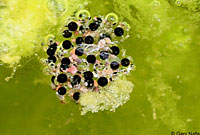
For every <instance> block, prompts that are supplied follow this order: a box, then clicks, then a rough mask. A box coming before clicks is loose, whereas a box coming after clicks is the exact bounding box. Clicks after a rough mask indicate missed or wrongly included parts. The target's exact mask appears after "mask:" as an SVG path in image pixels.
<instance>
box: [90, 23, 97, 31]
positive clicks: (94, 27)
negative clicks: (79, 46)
mask: <svg viewBox="0 0 200 135" xmlns="http://www.w3.org/2000/svg"><path fill="white" fill-rule="evenodd" d="M98 27H99V25H98V24H96V23H90V25H89V28H90V29H91V31H95V30H97V29H98Z"/></svg>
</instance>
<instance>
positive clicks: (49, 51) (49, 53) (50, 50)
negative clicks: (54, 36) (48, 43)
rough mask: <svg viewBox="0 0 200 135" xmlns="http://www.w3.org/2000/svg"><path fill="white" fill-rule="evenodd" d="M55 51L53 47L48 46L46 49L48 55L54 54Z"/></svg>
mask: <svg viewBox="0 0 200 135" xmlns="http://www.w3.org/2000/svg"><path fill="white" fill-rule="evenodd" d="M55 52H56V50H55V49H54V48H50V47H49V48H48V49H47V54H48V55H49V56H53V55H54V54H55Z"/></svg>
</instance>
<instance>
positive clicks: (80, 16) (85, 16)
mask: <svg viewBox="0 0 200 135" xmlns="http://www.w3.org/2000/svg"><path fill="white" fill-rule="evenodd" d="M76 17H77V18H78V19H81V20H83V19H88V18H89V17H90V12H89V11H87V10H80V11H79V12H77V13H76Z"/></svg>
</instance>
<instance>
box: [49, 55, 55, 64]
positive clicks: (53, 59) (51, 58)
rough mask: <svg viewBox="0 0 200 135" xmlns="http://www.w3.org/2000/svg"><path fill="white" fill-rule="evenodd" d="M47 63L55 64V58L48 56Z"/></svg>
mask: <svg viewBox="0 0 200 135" xmlns="http://www.w3.org/2000/svg"><path fill="white" fill-rule="evenodd" d="M48 62H49V63H51V62H53V63H55V62H56V57H55V56H49V57H48Z"/></svg>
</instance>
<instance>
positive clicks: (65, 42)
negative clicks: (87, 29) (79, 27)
mask: <svg viewBox="0 0 200 135" xmlns="http://www.w3.org/2000/svg"><path fill="white" fill-rule="evenodd" d="M62 47H63V48H64V49H69V48H71V47H72V43H71V42H70V41H69V40H65V41H64V42H63V43H62Z"/></svg>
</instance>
